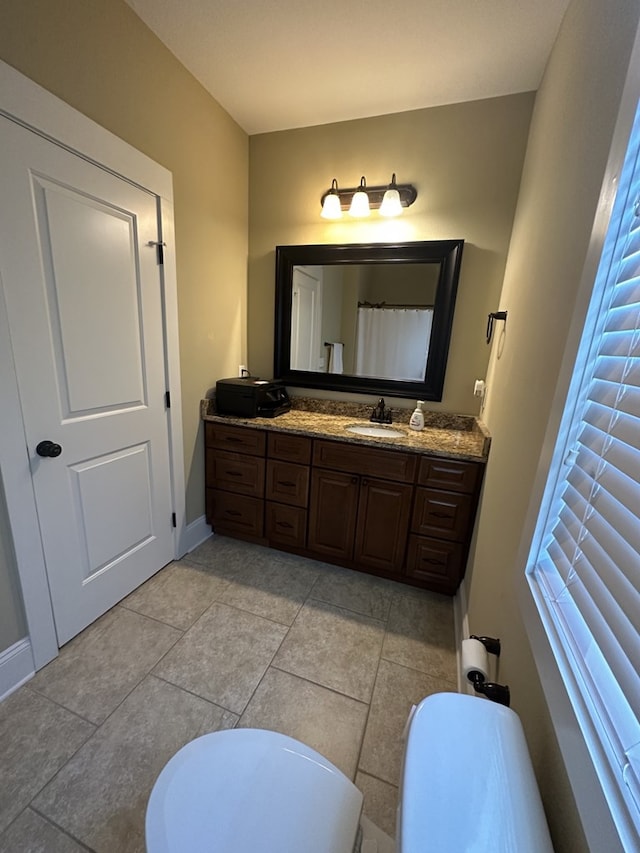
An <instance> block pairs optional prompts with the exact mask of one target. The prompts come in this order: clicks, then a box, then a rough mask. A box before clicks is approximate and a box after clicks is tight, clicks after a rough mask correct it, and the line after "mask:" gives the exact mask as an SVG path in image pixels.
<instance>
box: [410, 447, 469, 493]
mask: <svg viewBox="0 0 640 853" xmlns="http://www.w3.org/2000/svg"><path fill="white" fill-rule="evenodd" d="M482 468H483V466H482V465H481V464H480V463H479V462H465V461H464V460H461V459H440V458H438V457H436V456H423V457H422V459H421V460H420V470H419V471H418V483H419V484H420V485H421V486H433V487H434V488H436V489H448V490H449V491H450V492H467V493H468V494H472V493H473V492H475V490H476V488H477V486H478V485H479V484H480V479H481V477H482Z"/></svg>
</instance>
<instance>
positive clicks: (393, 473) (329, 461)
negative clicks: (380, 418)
mask: <svg viewBox="0 0 640 853" xmlns="http://www.w3.org/2000/svg"><path fill="white" fill-rule="evenodd" d="M313 464H314V465H315V466H316V467H318V468H332V469H333V470H334V471H347V472H350V473H353V474H366V475H369V476H371V477H379V478H382V479H383V480H397V481H399V482H401V483H412V482H413V479H414V476H415V471H416V465H417V457H416V456H414V455H413V454H411V453H402V452H399V451H395V450H378V449H377V448H376V447H357V446H356V445H353V444H345V443H340V442H335V441H314V443H313Z"/></svg>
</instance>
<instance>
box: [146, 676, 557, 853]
mask: <svg viewBox="0 0 640 853" xmlns="http://www.w3.org/2000/svg"><path fill="white" fill-rule="evenodd" d="M399 800H400V805H399V807H398V821H397V833H398V835H397V840H396V842H395V845H394V843H393V842H392V841H391V839H389V838H388V836H385V834H384V833H382V832H381V831H380V830H378V829H377V828H376V827H374V826H373V825H372V824H371V823H370V821H367V819H366V818H364V817H362V816H361V814H360V811H361V808H362V794H361V793H360V791H359V790H358V789H357V788H356V786H355V785H354V784H353V783H352V782H351V781H350V780H349V779H348V778H347V777H346V776H345V775H344V774H343V773H342V772H341V771H340V770H338V768H337V767H335V766H334V765H333V764H331V762H330V761H327V759H326V758H323V756H321V755H320V754H319V753H317V752H316V751H315V750H313V749H310V748H309V747H308V746H305V745H304V744H302V743H300V742H299V741H297V740H294V739H293V738H290V737H287V736H286V735H281V734H278V733H276V732H270V731H265V730H262V729H232V730H229V731H223V732H213V733H212V734H208V735H204V736H203V737H200V738H198V739H197V740H194V741H192V742H191V743H188V744H187V745H186V746H185V747H183V748H182V749H181V750H180V751H179V752H178V753H176V755H174V756H173V758H172V759H171V760H170V761H169V762H168V764H167V765H166V766H165V768H164V769H163V770H162V772H161V773H160V775H159V777H158V779H157V780H156V783H155V785H154V788H153V791H152V792H151V797H150V799H149V804H148V807H147V819H146V839H147V850H148V851H149V853H200V851H202V852H203V853H204V851H208V853H387V851H394V850H396V851H397V853H428V851H438V853H463V851H473V853H484V852H485V851H486V853H489V851H491V853H501V851H502V853H515V851H517V853H547V851H549V853H551V851H552V849H553V848H552V846H551V841H550V838H549V832H548V829H547V824H546V821H545V817H544V812H543V810H542V803H541V800H540V794H539V792H538V788H537V786H536V781H535V778H534V775H533V769H532V767H531V761H530V758H529V753H528V751H527V746H526V742H525V739H524V734H523V731H522V726H521V724H520V720H519V719H518V717H517V715H516V714H515V713H514V712H513V711H511V710H509V709H508V708H505V707H503V706H502V705H497V704H494V703H492V702H489V701H487V700H486V699H482V698H479V697H475V696H467V695H463V694H459V693H437V694H434V695H433V696H428V697H427V698H426V699H423V701H422V702H421V703H420V704H419V705H418V706H417V708H415V709H414V710H413V712H412V715H411V716H410V719H409V722H408V725H407V738H406V745H405V754H404V766H403V771H402V780H401V787H400V797H399Z"/></svg>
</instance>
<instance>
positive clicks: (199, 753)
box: [146, 729, 362, 853]
mask: <svg viewBox="0 0 640 853" xmlns="http://www.w3.org/2000/svg"><path fill="white" fill-rule="evenodd" d="M361 808H362V794H361V793H360V791H358V789H357V788H356V787H355V785H354V784H353V783H352V782H351V781H350V780H349V779H347V777H346V776H345V775H344V773H342V772H341V771H340V770H338V768H337V767H335V766H334V765H333V764H331V762H330V761H328V760H327V759H326V758H324V757H323V756H322V755H320V753H318V752H316V751H315V750H313V749H311V748H310V747H308V746H305V745H304V744H302V743H300V742H299V741H297V740H294V739H293V738H290V737H287V736H286V735H281V734H278V733H276V732H269V731H265V730H262V729H231V730H229V731H222V732H213V733H212V734H208V735H204V736H203V737H200V738H197V739H196V740H194V741H191V743H188V744H187V745H186V746H184V747H183V748H182V749H181V750H180V751H179V752H177V753H176V754H175V755H174V756H173V758H172V759H171V760H170V761H169V762H168V764H167V765H166V766H165V768H164V769H163V771H162V772H161V773H160V775H159V776H158V778H157V780H156V783H155V785H154V787H153V790H152V792H151V797H150V799H149V804H148V806H147V818H146V840H147V850H148V851H149V853H185V851H189V853H197V851H205V850H206V851H209V853H256V851H262V852H263V853H267V851H268V853H300V851H305V853H351V851H352V850H353V846H354V843H355V839H356V833H357V830H358V822H359V818H360V810H361Z"/></svg>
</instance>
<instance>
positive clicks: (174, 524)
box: [171, 512, 178, 527]
mask: <svg viewBox="0 0 640 853" xmlns="http://www.w3.org/2000/svg"><path fill="white" fill-rule="evenodd" d="M171 526H172V527H177V526H178V519H177V518H176V514H175V512H172V513H171Z"/></svg>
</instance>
